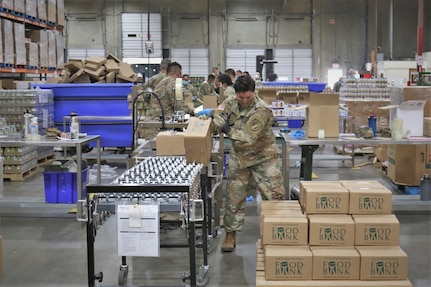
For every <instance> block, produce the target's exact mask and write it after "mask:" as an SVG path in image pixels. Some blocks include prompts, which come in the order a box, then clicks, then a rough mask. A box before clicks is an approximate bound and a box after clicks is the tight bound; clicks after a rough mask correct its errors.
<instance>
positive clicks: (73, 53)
mask: <svg viewBox="0 0 431 287" xmlns="http://www.w3.org/2000/svg"><path fill="white" fill-rule="evenodd" d="M105 56H106V55H105V50H104V49H67V60H69V59H87V58H90V57H102V58H104V57H105Z"/></svg>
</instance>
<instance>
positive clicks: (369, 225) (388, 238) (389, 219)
mask: <svg viewBox="0 0 431 287" xmlns="http://www.w3.org/2000/svg"><path fill="white" fill-rule="evenodd" d="M352 217H353V220H354V221H355V245H367V246H398V245H400V222H399V221H398V219H397V217H396V216H395V215H394V214H384V215H352Z"/></svg>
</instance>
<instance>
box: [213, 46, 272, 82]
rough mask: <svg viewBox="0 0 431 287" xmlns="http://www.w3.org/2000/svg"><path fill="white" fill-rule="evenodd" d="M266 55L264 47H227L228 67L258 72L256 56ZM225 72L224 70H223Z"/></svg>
mask: <svg viewBox="0 0 431 287" xmlns="http://www.w3.org/2000/svg"><path fill="white" fill-rule="evenodd" d="M259 55H265V50H264V49H247V48H244V49H226V68H227V69H234V70H235V71H236V70H241V71H243V72H244V71H247V72H249V73H250V75H251V76H254V74H255V73H256V56H259ZM221 72H223V71H221Z"/></svg>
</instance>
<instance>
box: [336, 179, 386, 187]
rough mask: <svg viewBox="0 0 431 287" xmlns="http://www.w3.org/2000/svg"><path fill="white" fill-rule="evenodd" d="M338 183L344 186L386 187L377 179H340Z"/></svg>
mask: <svg viewBox="0 0 431 287" xmlns="http://www.w3.org/2000/svg"><path fill="white" fill-rule="evenodd" d="M340 184H341V185H343V186H344V187H346V188H361V187H368V188H386V187H385V186H384V185H383V184H381V183H380V182H378V181H377V180H364V179H361V180H340Z"/></svg>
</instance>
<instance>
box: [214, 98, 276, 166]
mask: <svg viewBox="0 0 431 287" xmlns="http://www.w3.org/2000/svg"><path fill="white" fill-rule="evenodd" d="M216 112H217V113H222V114H223V115H225V116H227V120H228V122H229V125H230V126H231V130H230V131H229V133H228V136H229V138H230V140H231V142H232V146H231V149H230V156H231V159H232V160H235V161H236V162H237V163H238V167H239V168H247V167H250V166H253V165H256V164H258V163H261V162H263V161H265V160H267V159H269V158H273V157H275V156H279V155H280V151H279V149H278V146H277V144H276V142H275V136H274V133H273V131H272V125H273V123H274V121H275V119H274V116H273V114H272V111H271V110H270V108H269V107H268V105H267V104H266V103H265V102H264V101H263V100H262V99H260V98H259V97H255V103H254V104H253V105H252V106H251V107H249V108H247V109H245V110H240V107H239V104H238V101H237V100H236V97H232V96H231V97H229V98H227V99H226V100H225V101H224V102H223V103H222V104H221V105H220V106H219V107H218V108H217V110H216Z"/></svg>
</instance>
